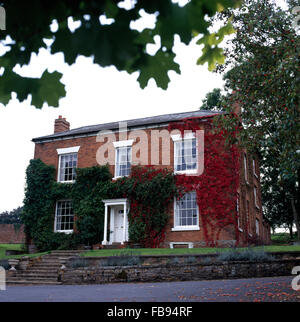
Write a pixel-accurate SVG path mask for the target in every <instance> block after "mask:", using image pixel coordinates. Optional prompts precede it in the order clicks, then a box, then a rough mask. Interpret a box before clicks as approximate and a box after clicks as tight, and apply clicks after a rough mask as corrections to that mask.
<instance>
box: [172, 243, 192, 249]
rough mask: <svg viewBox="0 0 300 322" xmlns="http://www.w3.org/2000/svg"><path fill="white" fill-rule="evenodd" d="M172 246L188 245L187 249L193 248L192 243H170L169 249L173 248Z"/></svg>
mask: <svg viewBox="0 0 300 322" xmlns="http://www.w3.org/2000/svg"><path fill="white" fill-rule="evenodd" d="M174 245H188V248H194V243H192V242H170V248H174Z"/></svg>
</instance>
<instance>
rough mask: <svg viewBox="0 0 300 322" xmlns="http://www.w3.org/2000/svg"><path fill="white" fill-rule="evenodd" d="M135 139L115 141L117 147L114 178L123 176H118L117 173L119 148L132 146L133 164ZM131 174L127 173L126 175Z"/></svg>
mask: <svg viewBox="0 0 300 322" xmlns="http://www.w3.org/2000/svg"><path fill="white" fill-rule="evenodd" d="M133 141H134V140H124V141H116V142H113V145H114V148H115V176H114V178H113V180H114V179H118V178H123V176H118V175H117V150H118V148H125V147H130V148H131V152H130V153H131V156H130V157H131V164H132V145H133ZM127 176H129V174H128V175H126V177H127Z"/></svg>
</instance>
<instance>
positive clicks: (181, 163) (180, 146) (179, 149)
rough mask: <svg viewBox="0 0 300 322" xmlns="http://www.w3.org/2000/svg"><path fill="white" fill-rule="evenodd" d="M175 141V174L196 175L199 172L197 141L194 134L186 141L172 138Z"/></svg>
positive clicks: (175, 137) (185, 138)
mask: <svg viewBox="0 0 300 322" xmlns="http://www.w3.org/2000/svg"><path fill="white" fill-rule="evenodd" d="M172 139H173V141H174V170H175V173H195V172H196V171H197V139H196V138H195V137H194V135H193V134H192V133H190V135H186V136H185V137H184V139H182V138H181V137H179V136H175V135H174V136H172Z"/></svg>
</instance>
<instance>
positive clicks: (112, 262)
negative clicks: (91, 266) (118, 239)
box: [100, 252, 142, 266]
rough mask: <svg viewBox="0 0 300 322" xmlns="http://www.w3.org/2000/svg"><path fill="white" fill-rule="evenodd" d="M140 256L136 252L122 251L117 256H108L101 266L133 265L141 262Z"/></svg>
mask: <svg viewBox="0 0 300 322" xmlns="http://www.w3.org/2000/svg"><path fill="white" fill-rule="evenodd" d="M141 262H142V261H141V258H140V257H139V256H138V255H137V253H132V252H124V253H122V254H121V255H118V256H111V257H108V258H107V259H106V260H105V261H104V263H103V264H100V265H101V266H134V265H140V264H141Z"/></svg>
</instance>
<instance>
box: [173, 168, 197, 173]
mask: <svg viewBox="0 0 300 322" xmlns="http://www.w3.org/2000/svg"><path fill="white" fill-rule="evenodd" d="M197 173H198V170H197V169H195V170H185V171H174V174H197Z"/></svg>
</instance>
